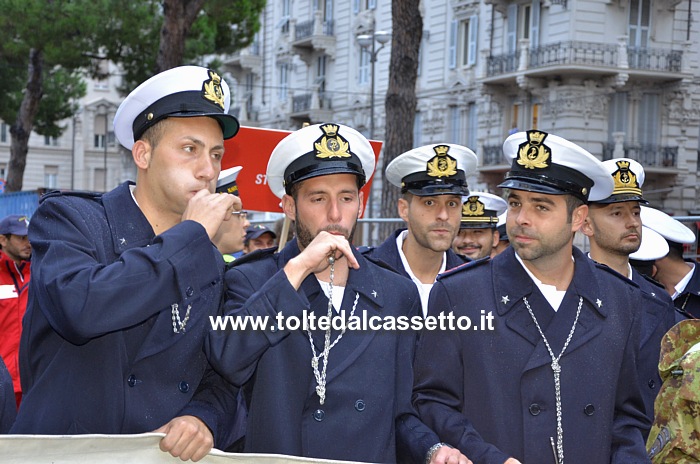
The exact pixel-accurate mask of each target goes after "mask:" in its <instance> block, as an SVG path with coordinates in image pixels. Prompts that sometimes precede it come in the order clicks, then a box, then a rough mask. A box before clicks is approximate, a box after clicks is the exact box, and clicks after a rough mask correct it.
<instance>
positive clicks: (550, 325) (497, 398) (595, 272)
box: [414, 248, 649, 464]
mask: <svg viewBox="0 0 700 464" xmlns="http://www.w3.org/2000/svg"><path fill="white" fill-rule="evenodd" d="M574 258H575V271H574V278H573V280H572V282H571V284H570V285H569V289H568V290H567V292H566V295H565V297H564V300H563V301H562V304H561V306H560V307H559V310H558V311H557V312H554V311H553V310H552V307H551V306H550V305H549V303H548V302H547V300H546V299H545V298H544V296H543V295H542V293H541V292H540V291H539V289H538V288H537V286H536V285H535V283H534V282H533V281H532V279H531V278H530V277H529V276H528V274H527V273H526V272H525V270H524V269H523V268H522V266H521V265H520V263H518V261H517V260H516V258H515V253H514V251H513V249H512V248H508V249H506V250H505V251H504V252H503V253H501V254H499V255H498V256H496V257H495V258H494V259H493V260H490V261H489V260H485V261H475V262H474V263H469V264H466V265H464V266H462V267H461V268H458V269H456V270H454V271H453V272H449V273H445V274H443V275H441V276H440V277H439V278H438V281H437V282H436V283H435V286H434V287H433V290H432V292H431V295H430V306H429V308H430V314H431V315H437V314H438V313H439V312H441V311H444V312H445V313H446V314H447V313H448V312H449V311H454V315H455V317H459V316H468V317H469V318H470V319H471V322H472V324H475V328H474V329H470V330H462V331H460V330H455V331H439V330H436V331H428V330H425V331H423V332H422V333H421V338H420V341H419V346H418V350H417V353H416V362H415V367H414V369H415V376H416V383H415V387H414V405H415V406H416V408H417V410H418V412H419V415H420V417H421V419H422V420H423V421H424V422H425V423H426V424H427V425H428V426H430V427H432V428H433V429H434V430H435V431H436V432H437V433H438V435H439V436H440V439H441V440H442V441H444V442H447V443H450V444H452V445H456V446H458V447H459V448H460V450H461V451H462V452H463V453H465V454H466V455H467V456H468V457H469V458H470V459H471V460H472V461H473V462H474V463H475V464H496V463H497V464H502V463H503V462H504V461H505V460H506V459H507V458H508V457H509V456H512V457H515V458H517V459H519V460H520V461H521V462H524V463H536V464H549V463H553V462H554V454H553V451H552V447H551V445H550V437H554V438H555V440H556V436H557V435H556V425H557V419H556V407H555V389H554V376H553V373H552V368H551V362H552V360H551V357H550V355H549V353H548V351H547V349H546V347H545V345H544V342H543V341H542V337H541V336H540V334H539V332H538V330H537V328H536V326H535V324H534V322H533V320H532V318H531V316H530V314H529V313H528V311H527V309H526V307H525V304H524V301H523V297H526V298H527V299H528V301H529V304H530V306H531V308H532V310H533V312H534V314H535V316H536V317H537V319H538V322H539V324H540V326H541V327H542V330H543V331H544V334H545V336H546V337H547V339H548V341H549V343H550V345H551V347H552V350H553V351H554V353H555V356H556V355H558V354H559V353H560V352H561V350H562V347H563V346H564V343H565V340H566V339H567V336H568V334H569V332H570V331H571V327H572V324H573V321H574V318H575V315H576V308H577V307H578V304H579V298H580V297H582V298H583V303H582V308H581V314H580V317H579V320H578V323H577V326H576V330H575V332H574V335H573V337H572V339H571V342H570V344H569V345H568V347H567V349H566V351H565V352H564V355H563V356H562V358H561V360H560V364H561V369H562V371H561V385H562V386H561V395H562V398H561V401H562V410H563V418H562V422H563V430H564V457H565V462H566V463H568V464H576V463H582V464H583V463H585V464H590V463H596V464H599V463H619V464H623V463H624V464H630V463H643V462H649V461H648V459H647V458H646V451H645V448H644V441H643V440H642V434H641V429H642V428H644V427H648V420H647V418H646V416H645V415H644V406H643V403H642V398H641V394H640V392H639V383H638V381H637V363H636V352H637V349H638V347H639V317H638V313H639V311H638V308H639V307H640V303H641V296H642V295H641V292H640V291H639V290H638V289H636V288H635V287H633V286H632V285H631V284H630V283H629V281H627V280H626V279H622V278H620V277H619V275H617V274H616V273H614V272H612V271H605V270H601V269H602V267H598V265H596V264H595V263H594V262H593V261H591V260H590V259H588V258H587V257H586V256H585V255H584V254H583V253H581V252H580V251H579V250H578V249H574ZM482 312H483V314H485V315H488V313H491V314H492V315H493V317H494V320H493V328H494V330H482V328H488V325H484V326H482V323H481V317H482Z"/></svg>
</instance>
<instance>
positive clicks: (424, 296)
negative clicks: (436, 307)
mask: <svg viewBox="0 0 700 464" xmlns="http://www.w3.org/2000/svg"><path fill="white" fill-rule="evenodd" d="M407 236H408V231H407V230H404V231H402V232H401V233H400V234H398V236H397V237H396V247H397V248H398V250H399V256H400V257H401V263H402V264H403V268H404V269H405V270H406V273H407V274H408V275H409V277H410V278H411V280H412V281H413V283H414V284H416V287H418V293H419V294H420V302H421V306H422V307H423V317H425V316H427V315H428V300H429V299H430V290H431V289H432V288H433V283H434V282H433V283H429V284H424V283H423V282H421V281H420V279H419V278H418V277H416V275H415V274H414V273H413V271H412V270H411V266H409V264H408V260H407V259H406V255H405V254H404V252H403V248H402V247H403V242H404V240H406V237H407ZM446 267H447V253H443V254H442V264H441V265H440V271H439V272H438V274H442V273H443V272H445V268H446ZM436 278H437V276H436Z"/></svg>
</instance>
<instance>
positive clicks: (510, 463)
mask: <svg viewBox="0 0 700 464" xmlns="http://www.w3.org/2000/svg"><path fill="white" fill-rule="evenodd" d="M503 464H522V463H521V462H520V461H518V460H517V459H515V458H508V460H507V461H506V462H504V463H503Z"/></svg>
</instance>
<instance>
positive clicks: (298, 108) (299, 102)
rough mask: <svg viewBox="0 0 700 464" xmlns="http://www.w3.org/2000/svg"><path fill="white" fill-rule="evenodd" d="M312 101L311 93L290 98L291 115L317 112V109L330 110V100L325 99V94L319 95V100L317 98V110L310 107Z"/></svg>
mask: <svg viewBox="0 0 700 464" xmlns="http://www.w3.org/2000/svg"><path fill="white" fill-rule="evenodd" d="M312 99H313V93H303V94H301V95H294V97H292V113H303V112H307V111H311V110H317V109H322V110H330V109H331V100H330V98H327V97H326V94H325V93H323V92H321V93H319V98H318V103H319V107H318V108H312V107H311V101H312Z"/></svg>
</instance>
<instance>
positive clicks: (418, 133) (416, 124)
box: [413, 111, 423, 147]
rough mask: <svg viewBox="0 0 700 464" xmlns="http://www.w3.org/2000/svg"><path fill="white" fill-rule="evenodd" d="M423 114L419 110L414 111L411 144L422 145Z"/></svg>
mask: <svg viewBox="0 0 700 464" xmlns="http://www.w3.org/2000/svg"><path fill="white" fill-rule="evenodd" d="M422 135H423V115H422V114H421V112H420V111H418V112H417V113H416V117H415V118H414V119H413V146H414V147H418V146H421V145H423V142H422V140H423V137H422Z"/></svg>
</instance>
